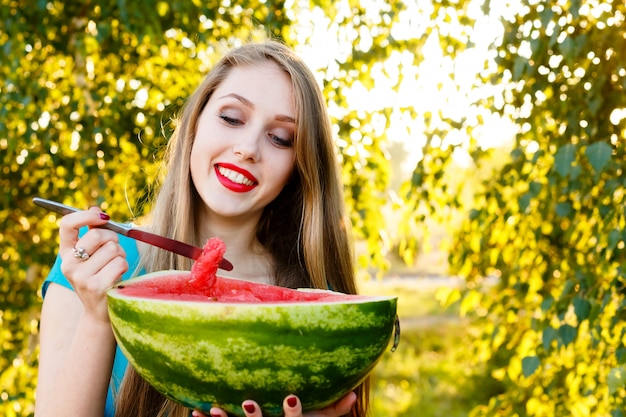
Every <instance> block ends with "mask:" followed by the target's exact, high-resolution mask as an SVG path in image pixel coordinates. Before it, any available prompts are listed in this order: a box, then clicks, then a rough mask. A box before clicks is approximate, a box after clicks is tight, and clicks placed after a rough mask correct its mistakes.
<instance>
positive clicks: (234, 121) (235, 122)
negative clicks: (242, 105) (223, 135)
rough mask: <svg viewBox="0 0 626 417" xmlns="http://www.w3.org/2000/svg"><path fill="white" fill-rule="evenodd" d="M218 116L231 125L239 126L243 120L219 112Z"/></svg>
mask: <svg viewBox="0 0 626 417" xmlns="http://www.w3.org/2000/svg"><path fill="white" fill-rule="evenodd" d="M219 118H220V119H222V120H223V121H224V122H226V123H228V124H229V125H232V126H240V125H242V124H243V122H242V121H241V120H239V119H236V118H234V117H230V116H227V115H226V114H224V113H220V114H219Z"/></svg>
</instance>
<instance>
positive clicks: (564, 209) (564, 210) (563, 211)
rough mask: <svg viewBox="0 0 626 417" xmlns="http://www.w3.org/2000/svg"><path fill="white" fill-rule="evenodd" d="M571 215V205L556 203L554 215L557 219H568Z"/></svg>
mask: <svg viewBox="0 0 626 417" xmlns="http://www.w3.org/2000/svg"><path fill="white" fill-rule="evenodd" d="M571 213H572V204H571V203H567V202H565V203H558V204H557V205H556V214H557V215H558V216H559V217H568V216H569V215H570V214H571Z"/></svg>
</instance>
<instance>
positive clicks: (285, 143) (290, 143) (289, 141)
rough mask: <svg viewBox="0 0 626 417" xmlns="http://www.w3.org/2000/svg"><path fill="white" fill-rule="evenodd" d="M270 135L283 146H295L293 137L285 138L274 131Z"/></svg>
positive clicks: (276, 142) (277, 143)
mask: <svg viewBox="0 0 626 417" xmlns="http://www.w3.org/2000/svg"><path fill="white" fill-rule="evenodd" d="M269 136H270V139H271V140H272V142H274V143H275V144H276V145H278V146H280V147H281V148H291V147H292V146H293V140H292V139H283V138H281V137H280V136H276V135H274V134H272V133H270V134H269Z"/></svg>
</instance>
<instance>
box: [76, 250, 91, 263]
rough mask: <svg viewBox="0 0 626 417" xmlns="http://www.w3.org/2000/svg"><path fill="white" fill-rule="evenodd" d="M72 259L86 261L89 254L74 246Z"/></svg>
mask: <svg viewBox="0 0 626 417" xmlns="http://www.w3.org/2000/svg"><path fill="white" fill-rule="evenodd" d="M74 258H77V259H80V260H82V261H86V260H87V259H89V254H88V253H87V251H85V249H83V248H81V247H76V246H74Z"/></svg>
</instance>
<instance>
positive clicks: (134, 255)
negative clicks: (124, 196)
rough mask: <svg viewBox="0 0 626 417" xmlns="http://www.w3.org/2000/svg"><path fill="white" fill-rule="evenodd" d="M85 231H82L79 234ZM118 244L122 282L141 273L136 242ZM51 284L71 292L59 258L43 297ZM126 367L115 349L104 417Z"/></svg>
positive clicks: (111, 409)
mask: <svg viewBox="0 0 626 417" xmlns="http://www.w3.org/2000/svg"><path fill="white" fill-rule="evenodd" d="M84 231H86V229H85V230H83V231H81V232H84ZM119 239H120V240H119V242H120V245H121V246H122V248H123V249H124V251H125V252H126V260H127V262H128V271H127V272H126V273H125V274H124V275H122V280H125V279H128V278H131V277H132V276H135V275H139V274H140V273H143V272H142V271H139V273H137V271H136V269H137V266H138V264H139V252H138V250H137V242H136V241H135V240H134V239H130V238H127V237H125V236H120V237H119ZM51 282H54V283H55V284H59V285H62V286H64V287H66V288H69V289H71V290H72V285H71V284H70V283H69V281H68V280H67V278H65V276H64V275H63V273H62V272H61V258H60V257H59V256H57V259H56V261H55V262H54V265H53V266H52V269H51V270H50V273H49V274H48V276H47V277H46V279H45V281H44V283H43V286H42V289H41V290H42V294H43V296H44V297H45V296H46V291H47V289H48V286H49V285H50V283H51ZM127 366H128V360H127V359H126V357H125V356H124V354H123V353H122V352H121V351H120V348H119V347H118V348H116V350H115V361H114V363H113V373H112V374H111V382H110V383H109V391H108V393H107V401H106V406H105V410H104V417H113V415H114V414H115V406H114V398H115V393H117V392H118V391H119V387H120V383H121V382H122V378H123V377H124V372H125V371H126V367H127Z"/></svg>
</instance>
